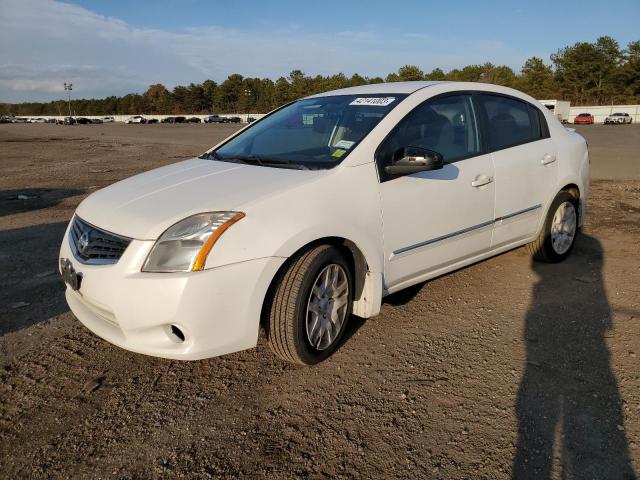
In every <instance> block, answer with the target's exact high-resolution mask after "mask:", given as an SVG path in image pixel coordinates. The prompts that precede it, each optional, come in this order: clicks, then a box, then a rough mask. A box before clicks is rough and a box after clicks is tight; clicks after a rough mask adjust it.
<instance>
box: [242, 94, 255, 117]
mask: <svg viewBox="0 0 640 480" xmlns="http://www.w3.org/2000/svg"><path fill="white" fill-rule="evenodd" d="M252 93H253V92H251V90H249V89H248V88H245V89H244V98H245V106H246V107H245V108H246V109H247V118H246V121H247V123H249V99H250V98H251V94H252Z"/></svg>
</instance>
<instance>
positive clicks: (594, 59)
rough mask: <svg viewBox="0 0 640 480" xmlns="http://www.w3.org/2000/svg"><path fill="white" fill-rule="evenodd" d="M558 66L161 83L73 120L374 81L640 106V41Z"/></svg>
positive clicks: (89, 105)
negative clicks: (491, 87) (454, 84)
mask: <svg viewBox="0 0 640 480" xmlns="http://www.w3.org/2000/svg"><path fill="white" fill-rule="evenodd" d="M550 60H551V62H550V63H549V64H548V63H545V62H544V61H543V60H542V59H541V58H538V57H532V58H529V59H528V60H527V61H526V62H525V63H524V65H523V67H522V69H521V70H520V72H518V73H516V72H514V71H513V69H511V68H510V67H508V66H505V65H494V64H492V63H484V64H481V65H468V66H466V67H464V68H459V69H458V68H456V69H453V70H451V71H449V72H446V73H445V72H444V71H443V70H441V69H440V68H435V69H434V70H432V71H431V72H428V73H426V72H423V71H422V70H421V69H420V68H419V67H417V66H415V65H405V66H403V67H400V68H399V69H398V71H397V72H394V73H390V74H388V75H387V76H386V77H385V78H382V77H363V76H361V75H358V74H357V73H356V74H353V75H351V76H350V77H349V76H346V75H344V74H343V73H338V74H335V75H329V76H323V75H316V76H309V75H305V74H304V73H303V72H302V71H300V70H294V71H292V72H291V73H290V74H289V76H288V77H286V78H285V77H280V78H278V79H277V80H275V81H273V80H271V79H269V78H249V77H243V76H242V75H240V74H237V73H234V74H232V75H229V77H227V79H226V80H224V81H223V82H222V83H219V84H218V83H216V82H214V81H213V80H205V81H204V82H202V83H191V84H190V85H187V86H183V85H178V86H176V87H175V88H173V89H172V90H168V89H167V88H166V87H165V86H164V85H162V84H155V85H151V86H150V87H149V88H148V89H147V91H146V92H144V93H143V94H136V93H132V94H129V95H124V96H122V97H117V96H111V97H107V98H103V99H79V100H72V101H71V109H72V112H73V114H74V115H114V114H121V115H129V114H131V115H133V114H140V113H144V114H179V113H249V112H250V113H265V112H268V111H270V110H272V109H273V108H275V107H277V106H279V105H282V104H284V103H287V102H290V101H292V100H295V99H298V98H300V97H304V96H307V95H312V94H314V93H319V92H323V91H327V90H334V89H338V88H344V87H351V86H357V85H363V84H367V83H382V82H385V81H386V82H398V81H410V80H457V81H468V82H485V83H493V84H497V85H505V86H508V87H513V88H516V89H518V90H521V91H523V92H526V93H528V94H529V95H531V96H532V97H535V98H537V99H543V98H555V99H562V100H569V101H571V103H572V104H574V105H610V104H625V103H627V104H639V103H640V41H633V42H630V43H629V44H628V46H627V48H625V49H623V48H621V47H620V45H619V44H618V43H617V42H616V41H615V40H614V39H613V38H611V37H600V38H598V39H597V40H596V41H595V42H593V43H589V42H578V43H576V44H575V45H573V46H569V47H565V48H562V49H560V50H558V51H557V52H556V53H554V54H552V55H551V57H550ZM66 112H68V105H67V102H66V100H57V101H52V102H47V103H35V102H30V103H29V102H27V103H19V104H0V113H2V114H4V115H9V114H13V115H31V116H34V115H65V114H66Z"/></svg>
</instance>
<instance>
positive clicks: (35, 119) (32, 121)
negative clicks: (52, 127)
mask: <svg viewBox="0 0 640 480" xmlns="http://www.w3.org/2000/svg"><path fill="white" fill-rule="evenodd" d="M45 122H46V120H45V119H44V118H42V117H37V118H30V119H29V123H45Z"/></svg>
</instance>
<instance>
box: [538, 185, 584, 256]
mask: <svg viewBox="0 0 640 480" xmlns="http://www.w3.org/2000/svg"><path fill="white" fill-rule="evenodd" d="M561 208H564V209H568V208H572V209H573V213H574V217H573V226H571V221H570V217H571V213H570V211H569V212H567V221H566V223H565V224H564V225H563V229H562V232H564V233H559V234H554V233H552V228H554V230H556V228H557V226H558V225H557V224H555V225H554V217H555V216H556V214H558V215H561V213H560V212H559V210H560V209H561ZM579 215H580V213H579V203H578V200H577V199H576V198H575V197H574V196H573V195H571V194H570V193H568V192H560V193H558V195H556V198H554V199H553V202H551V207H549V211H548V212H547V218H546V219H545V222H544V226H543V228H542V231H541V232H540V235H539V236H538V238H537V239H536V240H534V241H533V242H531V243H530V244H529V250H530V251H531V255H532V256H533V258H534V259H535V260H537V261H540V262H546V263H558V262H561V261H563V260H564V259H566V258H567V257H568V256H569V255H570V254H571V251H572V250H573V246H574V245H575V243H576V238H577V236H578V222H579ZM568 233H569V234H571V235H568ZM569 237H570V239H569Z"/></svg>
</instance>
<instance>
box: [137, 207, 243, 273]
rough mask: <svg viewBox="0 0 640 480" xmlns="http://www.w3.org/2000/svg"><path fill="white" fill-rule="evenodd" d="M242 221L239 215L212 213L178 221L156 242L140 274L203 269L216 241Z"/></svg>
mask: <svg viewBox="0 0 640 480" xmlns="http://www.w3.org/2000/svg"><path fill="white" fill-rule="evenodd" d="M242 218H244V213H242V212H211V213H199V214H198V215H193V216H191V217H188V218H185V219H184V220H181V221H179V222H178V223H176V224H175V225H173V226H172V227H169V228H168V229H167V231H165V232H164V233H163V234H162V235H161V236H160V238H159V239H158V240H157V241H156V244H155V245H154V246H153V248H152V249H151V252H149V256H148V257H147V260H146V261H145V262H144V266H143V267H142V271H143V272H189V271H197V270H202V269H203V268H204V264H205V262H206V261H207V256H208V255H209V252H210V251H211V249H212V248H213V245H214V244H215V243H216V241H217V240H218V238H220V236H221V235H222V234H223V233H224V232H225V230H226V229H227V228H229V227H230V226H231V225H233V224H234V223H236V222H237V221H238V220H240V219H242Z"/></svg>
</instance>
